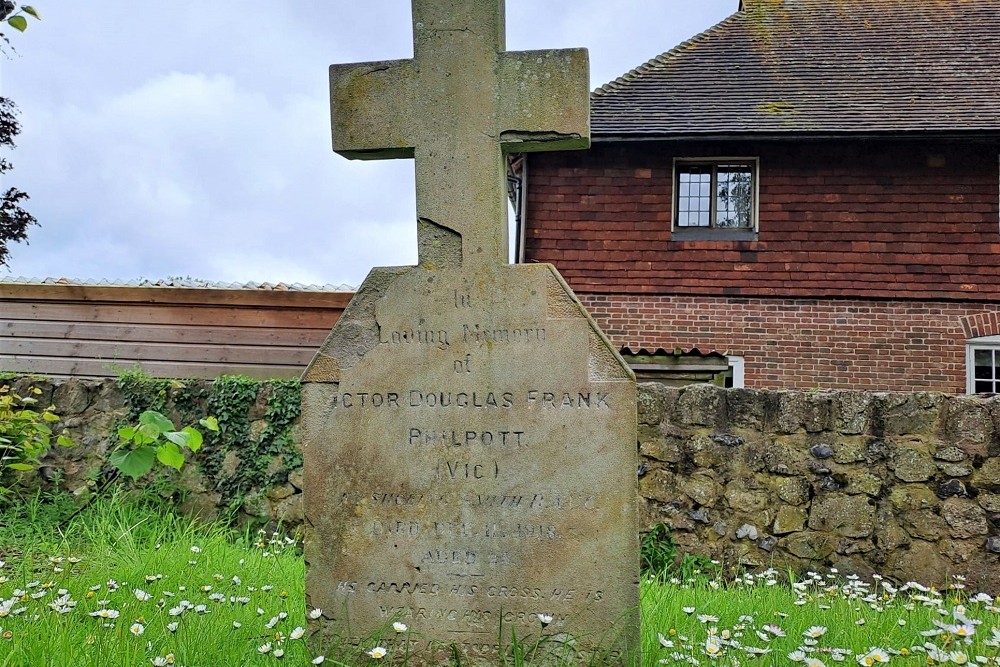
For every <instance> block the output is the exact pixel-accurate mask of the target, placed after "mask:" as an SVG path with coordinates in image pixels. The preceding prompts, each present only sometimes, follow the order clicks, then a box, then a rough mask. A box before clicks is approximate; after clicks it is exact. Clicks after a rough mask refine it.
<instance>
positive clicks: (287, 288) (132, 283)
mask: <svg viewBox="0 0 1000 667" xmlns="http://www.w3.org/2000/svg"><path fill="white" fill-rule="evenodd" d="M0 283H5V284H17V285H75V286H79V287H175V288H185V289H224V290H258V291H275V292H353V291H355V288H353V287H351V286H350V285H347V284H345V283H342V284H340V285H331V284H326V285H304V284H302V283H291V284H289V283H258V282H247V283H226V282H213V281H210V280H199V279H197V278H168V279H165V280H149V279H147V278H138V279H136V280H107V279H89V278H25V277H21V276H6V277H4V276H0Z"/></svg>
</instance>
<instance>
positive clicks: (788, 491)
mask: <svg viewBox="0 0 1000 667" xmlns="http://www.w3.org/2000/svg"><path fill="white" fill-rule="evenodd" d="M775 493H776V494H777V496H778V498H780V499H781V501H782V502H785V503H788V504H789V505H804V504H806V503H808V502H809V498H810V497H812V485H811V484H810V483H809V480H807V479H806V478H805V477H792V478H789V479H781V480H779V481H777V482H776V483H775Z"/></svg>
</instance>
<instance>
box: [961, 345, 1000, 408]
mask: <svg viewBox="0 0 1000 667" xmlns="http://www.w3.org/2000/svg"><path fill="white" fill-rule="evenodd" d="M965 367H966V375H967V382H966V391H967V392H968V393H970V394H1000V336H984V337H982V338H973V339H971V340H970V341H969V342H968V344H967V345H966V348H965Z"/></svg>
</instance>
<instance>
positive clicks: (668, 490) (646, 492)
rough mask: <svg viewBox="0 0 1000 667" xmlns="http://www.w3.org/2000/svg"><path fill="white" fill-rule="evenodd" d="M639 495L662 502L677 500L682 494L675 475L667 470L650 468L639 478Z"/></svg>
mask: <svg viewBox="0 0 1000 667" xmlns="http://www.w3.org/2000/svg"><path fill="white" fill-rule="evenodd" d="M639 495H641V496H642V497H643V498H648V499H650V500H656V501H658V502H661V503H670V502H676V501H677V498H678V496H679V495H680V493H679V491H678V489H677V485H676V482H675V477H674V475H673V474H672V473H670V472H667V471H666V470H662V469H657V470H650V471H649V472H648V473H646V474H645V475H643V476H642V477H641V478H639Z"/></svg>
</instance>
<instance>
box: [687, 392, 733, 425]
mask: <svg viewBox="0 0 1000 667" xmlns="http://www.w3.org/2000/svg"><path fill="white" fill-rule="evenodd" d="M677 420H678V421H679V422H680V423H681V424H682V425H685V426H709V427H721V428H724V426H725V423H726V395H725V392H724V391H720V390H719V388H718V387H716V386H714V385H710V384H692V385H688V386H686V387H684V388H682V389H681V390H680V395H679V396H678V399H677Z"/></svg>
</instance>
